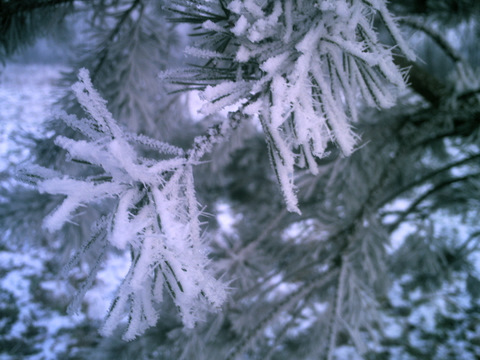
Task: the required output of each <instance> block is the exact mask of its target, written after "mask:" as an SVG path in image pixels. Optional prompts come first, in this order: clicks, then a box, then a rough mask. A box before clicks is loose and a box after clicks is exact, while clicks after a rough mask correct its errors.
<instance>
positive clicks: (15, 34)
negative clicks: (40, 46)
mask: <svg viewBox="0 0 480 360" xmlns="http://www.w3.org/2000/svg"><path fill="white" fill-rule="evenodd" d="M73 4H74V0H22V1H5V0H2V1H0V60H1V61H2V62H3V61H5V59H6V58H8V57H10V56H12V55H13V54H14V53H15V52H17V51H18V50H19V49H20V48H23V47H26V46H28V45H31V44H33V43H34V41H35V40H36V39H37V38H38V37H41V36H45V35H48V34H50V33H51V32H52V31H53V30H54V29H55V28H56V26H57V25H58V24H60V23H61V22H62V21H63V20H64V18H65V17H66V16H67V15H68V14H69V13H70V12H71V11H72V9H73Z"/></svg>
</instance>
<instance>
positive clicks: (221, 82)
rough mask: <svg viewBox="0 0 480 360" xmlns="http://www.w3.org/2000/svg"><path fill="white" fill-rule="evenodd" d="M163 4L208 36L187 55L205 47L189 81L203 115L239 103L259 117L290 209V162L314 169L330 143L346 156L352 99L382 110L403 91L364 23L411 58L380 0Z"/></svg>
mask: <svg viewBox="0 0 480 360" xmlns="http://www.w3.org/2000/svg"><path fill="white" fill-rule="evenodd" d="M173 3H174V4H176V5H173V7H175V6H180V7H182V6H183V7H186V8H187V9H188V11H187V12H188V13H189V14H190V13H195V11H197V13H198V19H208V20H205V21H204V23H203V26H202V31H205V29H208V30H209V32H208V33H207V34H206V35H205V36H204V37H203V38H202V37H201V40H199V41H198V43H197V44H196V45H195V46H196V48H197V49H202V50H203V51H202V52H201V53H200V51H197V52H198V55H197V56H199V57H201V58H205V57H208V53H209V52H213V55H212V56H211V57H210V58H209V59H208V63H207V66H205V67H204V68H203V69H202V68H201V67H200V68H198V76H197V77H196V78H197V79H199V80H198V81H197V83H196V84H195V85H196V86H197V85H201V86H204V87H205V91H204V93H203V97H204V100H206V105H205V106H204V108H203V111H204V112H205V113H206V114H210V113H214V112H216V111H218V110H220V109H222V108H224V107H225V106H229V105H233V104H242V105H243V106H244V110H245V111H246V112H247V113H250V114H251V115H259V117H260V120H261V123H262V126H263V130H264V132H265V136H266V139H267V143H268V146H269V150H270V156H271V161H272V165H273V168H274V169H275V172H276V174H277V177H278V181H279V183H280V184H281V187H282V191H283V193H284V197H285V201H286V204H287V207H288V209H289V210H290V211H295V212H300V210H299V208H298V204H297V198H296V195H295V187H294V182H293V180H294V165H297V166H299V167H306V168H308V169H309V170H310V171H311V172H312V173H313V174H316V173H317V172H318V168H317V163H316V161H315V158H322V157H324V156H328V151H327V150H326V149H327V145H328V143H329V142H330V141H332V142H334V143H336V144H337V146H338V147H339V148H340V149H341V151H342V153H343V154H344V155H345V156H348V155H350V154H351V153H352V152H353V151H354V149H355V146H356V144H357V141H358V137H357V135H356V134H355V133H354V132H353V131H352V127H351V126H352V125H351V123H352V122H355V121H356V120H357V110H356V107H357V105H358V101H359V99H361V98H363V100H364V101H365V102H366V104H367V105H369V106H376V107H380V108H387V107H390V106H392V105H393V104H394V101H395V94H396V91H398V89H402V88H404V87H405V81H404V74H403V73H402V71H400V70H399V69H398V68H397V66H396V65H395V64H394V63H393V59H392V54H391V49H389V48H387V47H385V46H384V45H383V44H381V43H380V42H379V40H378V38H377V35H376V33H375V31H374V29H373V27H372V23H373V16H375V14H378V15H379V17H380V18H381V19H382V20H383V23H384V24H385V26H386V27H387V29H388V30H389V32H390V34H391V36H392V38H393V39H394V40H395V42H396V43H397V45H398V47H399V48H400V50H401V51H403V52H404V54H405V55H406V56H407V57H409V58H410V59H414V54H413V53H412V51H411V50H410V49H409V48H408V46H407V45H406V42H405V41H404V40H403V38H402V36H401V34H400V32H399V29H398V27H397V25H396V23H395V21H394V19H393V18H392V16H391V15H390V13H389V11H388V9H387V7H386V5H385V1H384V0H349V1H347V0H335V1H332V0H317V1H313V0H312V1H305V0H284V1H276V0H268V1H265V0H233V1H229V2H221V3H222V4H223V5H221V6H220V5H219V3H218V1H195V5H192V4H193V3H192V2H190V1H182V0H176V1H173ZM211 14H218V16H212V15H211ZM192 16H193V15H192ZM219 44H222V46H220V45H219ZM219 53H221V56H219ZM190 54H194V55H195V52H192V51H190ZM212 68H213V69H212ZM232 69H233V70H232ZM228 71H230V72H231V76H230V77H229V76H227V75H226V74H228ZM164 77H165V78H166V79H167V80H171V81H173V82H179V83H189V82H192V79H195V77H193V76H192V73H191V72H189V73H188V77H189V78H188V79H186V75H184V74H182V73H181V72H178V71H177V72H170V73H166V74H164ZM193 81H194V80H193ZM392 85H393V86H392ZM197 87H198V86H197Z"/></svg>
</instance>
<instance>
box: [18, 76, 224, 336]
mask: <svg viewBox="0 0 480 360" xmlns="http://www.w3.org/2000/svg"><path fill="white" fill-rule="evenodd" d="M73 90H74V92H75V95H76V97H77V99H78V101H79V102H80V104H81V105H82V107H83V108H84V110H85V111H86V113H87V114H88V115H89V116H88V119H81V120H79V119H77V118H76V117H74V116H63V118H64V120H65V122H66V123H67V124H68V125H70V126H71V127H72V128H74V129H77V130H79V131H80V132H81V133H83V135H85V137H86V140H73V139H69V138H66V137H62V136H59V137H58V138H57V139H56V144H57V145H58V146H60V147H62V148H63V149H65V150H66V151H67V152H68V154H69V156H70V157H71V158H72V160H76V161H79V162H81V163H84V164H90V165H91V166H95V167H96V168H99V169H101V170H102V171H103V172H102V173H100V174H99V175H95V176H90V177H87V178H83V179H76V178H71V177H69V176H59V175H58V174H57V173H55V172H51V171H48V170H47V169H43V168H41V167H38V166H33V167H31V168H30V169H28V170H30V174H28V170H27V171H26V172H27V174H26V175H25V177H26V178H28V179H29V180H30V181H35V182H36V183H37V186H38V189H39V190H40V191H41V192H45V193H48V194H58V195H64V196H65V197H66V198H65V199H64V201H63V202H62V204H61V205H60V206H59V207H58V208H57V209H55V210H54V211H53V212H52V213H51V214H50V215H49V216H48V217H47V218H46V219H45V222H44V226H45V228H47V229H48V230H50V231H55V230H58V229H60V228H61V227H62V226H63V224H64V223H65V222H68V221H71V220H72V219H73V217H74V216H75V213H76V211H77V210H78V209H79V208H80V207H83V206H87V205H90V204H91V203H95V202H100V201H102V200H104V199H107V198H108V199H113V200H114V204H115V205H114V208H113V209H112V210H111V212H110V214H109V215H107V216H105V218H104V220H103V221H102V222H100V223H99V224H100V225H99V224H97V225H96V227H97V228H98V227H99V226H100V227H101V228H102V229H100V230H99V229H96V230H95V231H94V232H96V233H104V234H105V238H106V239H107V241H108V243H109V244H110V245H113V246H114V247H116V248H118V249H121V250H125V249H128V250H130V253H131V257H132V262H131V265H130V270H129V271H128V273H127V275H126V276H125V278H124V280H123V282H122V283H121V285H120V286H119V288H118V291H117V294H116V297H115V299H114V300H113V302H112V304H111V307H110V310H109V312H108V314H107V316H106V320H105V323H104V325H103V328H102V329H101V332H102V333H103V334H105V335H109V334H111V333H112V332H113V330H114V329H115V328H116V327H117V326H118V325H119V324H121V323H122V322H124V319H125V317H126V316H125V315H126V314H125V311H126V310H128V317H127V318H128V325H127V330H126V332H125V334H124V339H126V340H131V339H133V338H135V337H136V336H137V335H139V334H141V333H142V332H143V331H144V330H145V329H147V328H148V327H151V326H154V325H155V324H156V322H157V320H158V312H157V310H155V303H160V302H162V299H163V292H164V290H165V291H167V292H168V293H169V294H170V296H171V298H172V299H173V301H174V303H175V304H176V306H177V308H178V310H179V312H180V314H181V316H182V320H183V323H184V325H185V326H186V327H193V326H194V325H195V323H196V322H197V321H199V320H202V319H203V317H204V314H205V312H206V311H207V310H212V309H213V310H215V309H218V308H219V307H220V306H221V305H222V303H223V302H224V301H225V299H226V291H225V285H224V284H223V283H222V282H220V281H219V280H217V279H216V278H215V277H214V274H213V273H212V272H211V270H209V269H208V262H209V260H208V257H207V255H208V251H207V247H206V245H205V243H204V239H202V237H201V229H200V226H201V223H200V220H199V217H200V216H201V214H202V212H201V210H200V208H199V204H198V202H197V200H196V197H195V190H194V184H193V172H192V166H193V165H194V164H195V162H198V160H199V158H200V157H201V156H202V155H203V153H204V152H205V151H206V150H208V148H209V146H211V144H209V142H212V141H214V140H215V139H214V138H215V136H217V137H218V136H220V135H221V136H225V135H226V132H225V131H223V132H222V131H217V132H215V131H213V130H212V134H211V138H210V139H208V138H206V139H198V140H197V142H196V143H197V146H196V148H195V149H196V150H192V151H191V152H190V153H189V154H184V152H183V151H182V150H181V149H178V148H176V147H174V146H172V145H169V144H165V143H161V142H158V141H155V140H152V139H148V138H146V137H144V136H135V135H132V134H127V133H125V132H124V131H123V130H122V129H121V128H120V127H119V126H118V124H117V123H116V121H115V120H114V119H113V117H112V115H111V114H110V112H109V111H108V109H107V107H106V102H105V100H103V99H102V97H101V96H100V95H99V94H98V92H97V91H96V90H95V89H94V88H93V86H92V83H91V81H90V78H89V74H88V71H87V70H85V69H82V70H80V72H79V81H78V82H77V83H76V84H75V85H74V86H73ZM223 130H225V129H223ZM139 145H143V146H148V147H149V148H151V149H155V150H157V151H158V154H159V157H160V160H158V159H148V158H144V157H141V156H139V154H138V153H137V150H136V146H139ZM94 237H98V235H94ZM92 241H93V240H92ZM82 251H85V249H83V250H81V251H80V252H82ZM102 258H103V257H102ZM88 282H89V286H90V285H91V283H92V282H93V281H92V279H91V278H89V280H88ZM85 292H86V289H85V286H83V287H82V289H81V291H79V296H80V297H82V296H83V295H84V294H85ZM80 300H81V299H79V298H78V297H77V299H75V300H74V303H75V304H76V306H77V307H78V305H79V304H80ZM74 310H75V309H74Z"/></svg>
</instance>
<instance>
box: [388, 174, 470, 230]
mask: <svg viewBox="0 0 480 360" xmlns="http://www.w3.org/2000/svg"><path fill="white" fill-rule="evenodd" d="M479 176H480V172H477V173H473V174H468V175H465V176H461V177H455V178H451V179H448V180H445V181H442V182H440V183H437V184H435V185H434V186H433V188H432V189H430V190H428V191H426V192H425V193H423V194H422V195H421V196H419V197H418V198H417V199H416V200H415V201H413V202H412V204H410V206H409V207H408V208H407V209H406V210H405V211H402V212H401V214H400V216H399V218H398V219H397V220H396V221H395V222H394V223H393V224H391V225H389V226H388V232H389V233H392V232H394V231H395V230H396V229H397V228H398V226H399V225H400V224H401V223H402V222H403V221H404V220H405V219H406V217H407V216H408V215H410V214H411V213H413V212H415V211H416V210H417V207H418V205H420V204H421V203H422V202H423V201H424V200H425V199H427V198H428V197H429V196H431V195H433V194H435V193H436V192H438V191H440V190H442V189H444V188H446V187H448V186H450V185H453V184H456V183H461V182H464V181H468V180H470V179H474V178H477V177H479Z"/></svg>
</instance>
